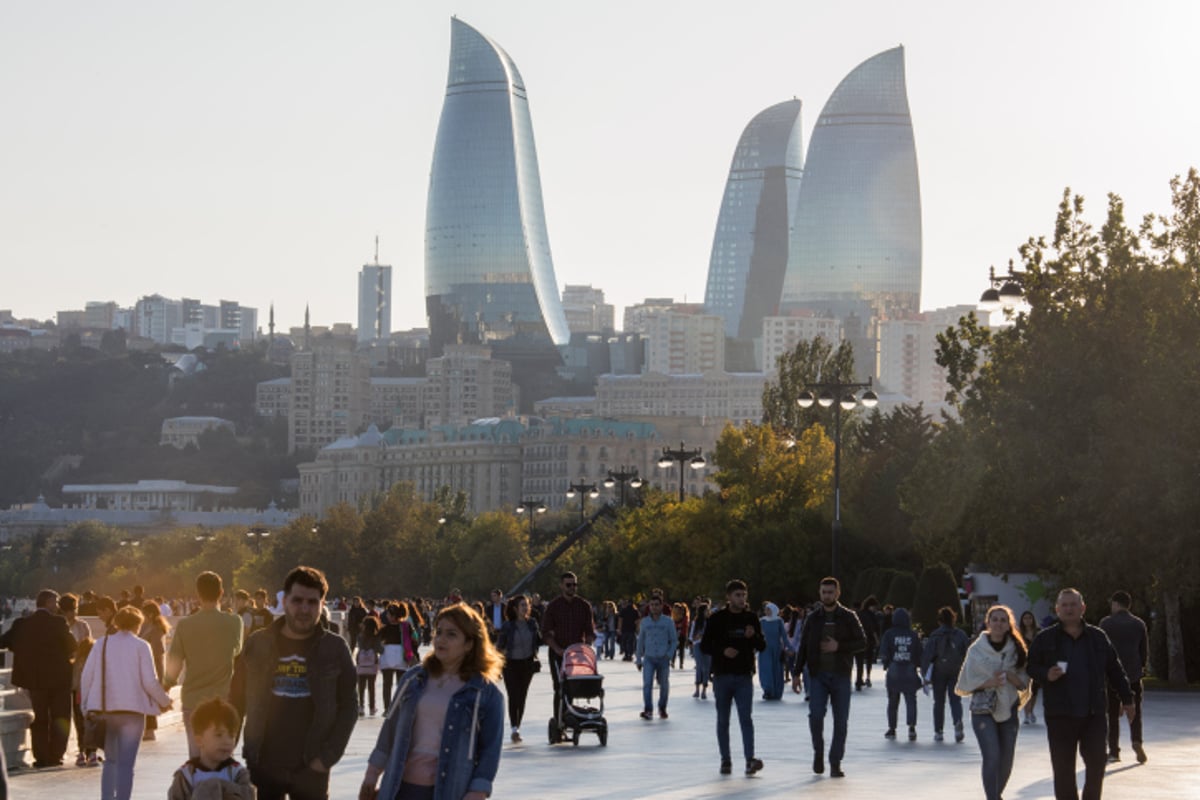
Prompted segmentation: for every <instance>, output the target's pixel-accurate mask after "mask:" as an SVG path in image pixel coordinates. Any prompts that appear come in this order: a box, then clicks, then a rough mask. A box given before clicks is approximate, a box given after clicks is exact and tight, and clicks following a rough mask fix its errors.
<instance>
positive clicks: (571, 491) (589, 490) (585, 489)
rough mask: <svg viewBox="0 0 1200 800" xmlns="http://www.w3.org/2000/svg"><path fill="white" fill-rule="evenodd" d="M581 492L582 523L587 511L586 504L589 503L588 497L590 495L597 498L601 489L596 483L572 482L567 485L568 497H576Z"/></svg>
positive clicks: (580, 514)
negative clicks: (585, 509)
mask: <svg viewBox="0 0 1200 800" xmlns="http://www.w3.org/2000/svg"><path fill="white" fill-rule="evenodd" d="M576 493H578V494H579V524H580V525H582V524H583V521H584V516H585V515H586V512H585V511H584V506H586V505H587V499H588V498H589V497H590V498H592V499H593V500H595V499H596V498H597V497H599V496H600V489H599V487H597V486H596V484H594V483H582V482H581V483H572V484H570V485H568V486H567V497H568V498H571V497H574V496H575V494H576Z"/></svg>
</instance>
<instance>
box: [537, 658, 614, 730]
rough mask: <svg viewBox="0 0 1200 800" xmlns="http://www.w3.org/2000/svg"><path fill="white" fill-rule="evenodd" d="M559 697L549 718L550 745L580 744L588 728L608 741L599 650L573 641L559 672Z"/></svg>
mask: <svg viewBox="0 0 1200 800" xmlns="http://www.w3.org/2000/svg"><path fill="white" fill-rule="evenodd" d="M558 675H559V686H560V692H559V695H560V698H559V703H558V708H556V709H554V716H553V717H552V718H551V719H550V744H558V743H559V742H565V741H566V740H567V739H568V738H570V740H571V744H573V745H575V746H576V747H578V746H579V735H580V734H581V733H583V732H585V731H587V732H589V733H595V734H596V735H597V736H599V737H600V746H601V747H604V746H606V745H607V744H608V721H607V720H605V719H604V676H603V675H601V674H599V673H598V672H597V671H596V651H595V650H593V649H592V648H590V647H588V646H587V645H586V644H573V645H571V646H569V647H568V648H567V649H566V650H564V651H563V657H562V668H561V671H560V672H559V674H558Z"/></svg>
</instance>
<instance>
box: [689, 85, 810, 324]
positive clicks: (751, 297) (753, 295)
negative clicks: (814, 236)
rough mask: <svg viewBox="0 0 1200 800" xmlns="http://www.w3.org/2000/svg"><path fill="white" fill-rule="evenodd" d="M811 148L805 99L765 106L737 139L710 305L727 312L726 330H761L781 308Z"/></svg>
mask: <svg viewBox="0 0 1200 800" xmlns="http://www.w3.org/2000/svg"><path fill="white" fill-rule="evenodd" d="M803 166H804V151H803V147H802V144H801V135H800V101H799V100H788V101H786V102H783V103H779V104H777V105H773V106H771V107H770V108H768V109H766V110H765V111H761V112H759V113H758V114H757V115H756V116H755V117H754V119H752V120H750V123H749V124H748V125H746V129H745V130H744V131H742V137H741V138H740V139H739V140H738V144H737V149H736V150H735V151H734V153H733V163H732V164H731V165H730V167H729V179H728V180H727V181H726V182H725V196H724V198H723V199H722V200H721V212H720V215H719V216H718V217H717V231H716V234H715V235H714V236H713V246H712V256H711V257H710V259H709V262H708V286H707V287H706V288H705V291H704V306H705V310H706V311H708V313H710V314H719V315H720V316H721V317H723V318H724V319H725V335H726V336H729V337H731V338H739V339H757V338H759V337H760V336H762V321H763V317H766V316H771V315H773V314H776V313H778V311H779V297H780V294H781V292H782V291H783V278H784V274H785V272H786V271H787V264H788V239H789V227H790V225H791V220H792V215H793V214H795V212H796V201H797V194H798V193H799V191H800V184H801V181H800V176H801V172H802V169H803Z"/></svg>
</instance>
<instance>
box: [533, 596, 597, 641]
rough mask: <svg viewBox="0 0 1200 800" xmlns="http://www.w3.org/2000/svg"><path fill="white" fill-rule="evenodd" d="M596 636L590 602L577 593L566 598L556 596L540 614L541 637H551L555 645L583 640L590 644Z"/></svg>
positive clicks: (546, 638)
mask: <svg viewBox="0 0 1200 800" xmlns="http://www.w3.org/2000/svg"><path fill="white" fill-rule="evenodd" d="M595 638H596V626H595V623H594V622H593V620H592V604H591V603H589V602H588V601H587V600H584V599H583V598H582V597H579V596H578V595H577V596H576V597H575V598H574V599H572V600H568V599H567V598H565V597H563V596H561V595H560V596H558V597H556V598H554V599H553V600H551V601H550V604H549V605H547V606H546V613H545V614H543V615H542V639H543V640H550V639H552V640H553V641H554V643H555V644H556V645H558V646H559V647H561V648H564V649H565V648H566V647H567V646H568V645H572V644H577V643H579V642H585V643H587V644H591V642H592V641H593V640H594V639H595Z"/></svg>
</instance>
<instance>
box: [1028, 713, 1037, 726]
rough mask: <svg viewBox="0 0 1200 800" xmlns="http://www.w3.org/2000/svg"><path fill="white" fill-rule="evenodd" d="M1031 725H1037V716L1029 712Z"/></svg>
mask: <svg viewBox="0 0 1200 800" xmlns="http://www.w3.org/2000/svg"><path fill="white" fill-rule="evenodd" d="M1029 724H1030V725H1037V714H1034V713H1033V712H1032V711H1031V712H1029Z"/></svg>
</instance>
